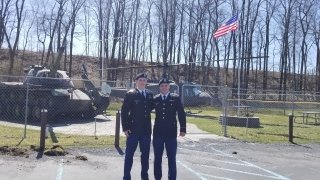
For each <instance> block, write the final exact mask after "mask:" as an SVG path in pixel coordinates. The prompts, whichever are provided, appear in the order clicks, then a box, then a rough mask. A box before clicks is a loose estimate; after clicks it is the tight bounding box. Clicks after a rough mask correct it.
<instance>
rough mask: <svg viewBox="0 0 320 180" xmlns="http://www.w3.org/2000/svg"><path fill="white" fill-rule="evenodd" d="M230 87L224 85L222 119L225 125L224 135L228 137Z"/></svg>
mask: <svg viewBox="0 0 320 180" xmlns="http://www.w3.org/2000/svg"><path fill="white" fill-rule="evenodd" d="M227 88H228V87H227V86H224V88H223V90H224V91H223V103H222V104H223V119H222V125H223V136H224V137H227V136H228V133H227V125H228V122H227V121H228V118H227V104H228V102H227V99H228V98H227V96H228V93H227V90H228V89H227Z"/></svg>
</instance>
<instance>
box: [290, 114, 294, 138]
mask: <svg viewBox="0 0 320 180" xmlns="http://www.w3.org/2000/svg"><path fill="white" fill-rule="evenodd" d="M289 142H293V115H292V114H290V115H289Z"/></svg>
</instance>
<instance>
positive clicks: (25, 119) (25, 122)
mask: <svg viewBox="0 0 320 180" xmlns="http://www.w3.org/2000/svg"><path fill="white" fill-rule="evenodd" d="M28 104H29V83H27V93H26V106H25V112H24V134H23V138H26V137H27V121H28V114H29V109H28V108H29V105H28Z"/></svg>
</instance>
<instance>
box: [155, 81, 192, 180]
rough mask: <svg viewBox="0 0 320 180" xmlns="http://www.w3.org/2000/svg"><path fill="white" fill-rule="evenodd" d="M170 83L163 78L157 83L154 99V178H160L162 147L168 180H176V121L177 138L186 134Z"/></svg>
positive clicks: (176, 99) (180, 109) (181, 111)
mask: <svg viewBox="0 0 320 180" xmlns="http://www.w3.org/2000/svg"><path fill="white" fill-rule="evenodd" d="M170 83H171V81H170V80H169V79H167V78H163V79H161V80H160V81H159V89H160V94H158V95H156V96H155V97H154V107H155V111H156V118H155V123H154V127H153V149H154V158H155V159H154V177H155V179H156V180H158V179H161V178H162V165H161V164H162V155H163V151H164V146H165V147H166V152H167V157H168V168H169V170H168V179H169V180H173V179H176V178H177V167H176V153H177V119H176V115H177V114H178V120H179V124H180V132H179V136H182V137H183V136H185V134H186V114H185V111H184V108H183V105H182V103H181V100H180V98H179V95H177V94H175V93H170V91H169V90H170Z"/></svg>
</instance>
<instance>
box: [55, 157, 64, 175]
mask: <svg viewBox="0 0 320 180" xmlns="http://www.w3.org/2000/svg"><path fill="white" fill-rule="evenodd" d="M62 174H63V159H61V160H60V163H59V167H58V170H57V176H56V180H62Z"/></svg>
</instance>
